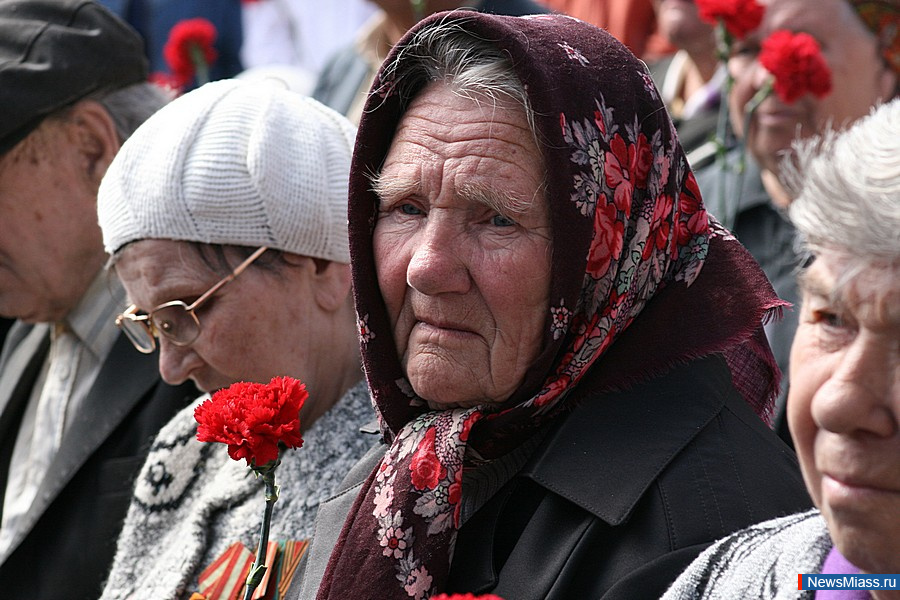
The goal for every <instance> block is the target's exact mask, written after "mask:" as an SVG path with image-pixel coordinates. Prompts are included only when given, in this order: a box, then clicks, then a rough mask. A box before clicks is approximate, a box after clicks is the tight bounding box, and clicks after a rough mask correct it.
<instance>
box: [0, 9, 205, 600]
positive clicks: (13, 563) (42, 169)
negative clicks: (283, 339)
mask: <svg viewBox="0 0 900 600" xmlns="http://www.w3.org/2000/svg"><path fill="white" fill-rule="evenodd" d="M146 79H147V65H146V59H145V58H144V52H143V44H142V42H141V39H140V37H139V36H138V35H137V34H136V33H135V32H134V31H133V30H132V29H130V28H129V27H128V26H127V25H125V24H123V23H122V22H121V21H119V20H118V19H117V18H116V17H114V16H113V15H112V14H111V13H109V12H108V11H107V10H106V9H104V8H102V7H101V6H100V5H98V4H96V3H94V2H91V1H89V0H0V315H3V316H5V317H14V318H16V319H17V321H16V323H15V324H14V325H13V326H12V328H11V329H10V331H9V333H8V334H7V338H6V341H5V344H4V346H3V351H2V354H0V514H2V518H0V590H2V591H0V595H2V597H4V598H17V599H18V598H39V599H41V600H54V599H61V600H62V599H65V600H81V599H94V598H97V596H98V595H99V592H100V585H101V582H102V581H103V579H104V578H105V576H106V572H107V569H108V567H109V563H110V562H111V559H112V556H113V554H114V552H115V540H116V537H117V535H118V532H119V529H120V527H121V523H122V520H123V518H124V515H125V510H126V508H127V505H128V500H129V498H130V496H131V494H130V490H131V488H132V485H133V478H134V476H135V474H136V473H137V470H138V469H139V468H140V466H141V464H142V463H143V461H144V457H145V456H146V453H147V451H148V449H149V442H150V440H152V438H153V436H154V434H155V433H156V432H157V430H158V429H159V427H160V426H161V425H162V424H164V423H166V422H167V421H168V420H169V418H170V417H171V416H172V415H173V414H174V413H175V412H176V411H177V410H178V409H179V408H180V407H182V406H183V405H184V404H185V403H186V402H187V401H188V399H189V398H191V397H193V396H194V395H195V392H194V391H193V390H191V389H188V388H185V387H182V388H173V387H170V386H167V385H165V384H163V383H162V381H161V380H160V379H159V375H158V373H157V358H156V356H155V355H143V354H140V353H138V352H137V351H136V350H134V348H133V347H132V345H131V344H130V343H129V342H128V340H127V339H125V337H124V336H123V335H121V334H120V332H119V331H118V330H117V328H116V325H115V322H114V316H115V314H116V312H117V311H118V310H119V309H120V308H121V306H122V304H123V302H124V301H125V298H124V292H123V291H122V288H121V285H120V284H119V283H118V281H117V280H116V279H115V277H114V276H113V275H110V274H106V273H104V272H103V265H104V262H105V260H106V256H105V254H104V251H103V243H102V239H101V234H100V228H99V227H98V225H97V214H96V198H97V190H98V186H99V184H100V179H101V178H102V177H103V175H104V173H105V172H106V168H107V166H108V165H109V164H110V162H111V161H112V159H113V157H114V156H115V154H116V152H117V151H118V150H119V147H120V146H121V144H122V142H123V141H124V140H125V139H126V138H127V137H128V136H129V135H130V134H131V132H133V131H134V130H135V129H136V128H137V127H138V126H139V125H140V124H141V123H142V122H143V121H144V120H145V119H146V118H147V117H149V116H150V115H151V114H153V112H155V111H156V110H157V109H158V108H159V107H161V106H162V105H163V104H164V103H165V102H166V97H165V95H164V94H163V93H162V92H161V91H160V90H158V89H157V88H155V87H154V86H153V85H151V84H149V83H147V82H146ZM164 484H165V479H164V478H163V479H161V480H160V485H164Z"/></svg>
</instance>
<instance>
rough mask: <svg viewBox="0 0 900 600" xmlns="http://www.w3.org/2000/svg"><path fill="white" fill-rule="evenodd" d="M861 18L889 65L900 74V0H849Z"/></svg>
mask: <svg viewBox="0 0 900 600" xmlns="http://www.w3.org/2000/svg"><path fill="white" fill-rule="evenodd" d="M848 1H849V2H850V6H852V7H853V10H855V11H856V14H858V15H859V18H860V19H861V20H862V22H863V23H864V24H865V26H866V27H868V28H869V30H870V31H871V32H872V34H873V35H874V36H875V39H877V40H878V47H879V48H880V49H881V55H882V56H883V57H884V60H885V62H886V63H887V64H888V66H889V67H890V68H891V69H892V70H893V71H894V73H897V74H898V75H900V1H898V0H848Z"/></svg>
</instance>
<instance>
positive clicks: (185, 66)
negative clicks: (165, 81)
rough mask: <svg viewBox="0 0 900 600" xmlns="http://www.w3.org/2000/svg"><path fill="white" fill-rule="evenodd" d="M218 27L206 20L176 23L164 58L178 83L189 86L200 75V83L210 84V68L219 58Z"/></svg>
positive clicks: (187, 20)
mask: <svg viewBox="0 0 900 600" xmlns="http://www.w3.org/2000/svg"><path fill="white" fill-rule="evenodd" d="M217 35H218V32H216V27H215V25H213V24H212V23H210V22H209V21H207V20H206V19H203V18H197V19H185V20H183V21H179V22H178V23H176V24H175V25H174V26H173V27H172V30H171V31H170V32H169V39H168V40H167V41H166V44H165V46H163V57H164V58H165V59H166V63H167V64H168V65H169V69H171V71H172V75H173V76H174V77H175V79H176V80H178V81H181V82H184V83H187V82H189V81H190V80H191V79H193V78H194V75H197V80H198V82H199V83H201V84H202V83H206V81H209V75H208V73H207V71H208V68H209V65H211V64H212V63H213V62H215V60H216V58H217V57H218V53H217V52H216V49H215V48H213V42H215V41H216V36H217Z"/></svg>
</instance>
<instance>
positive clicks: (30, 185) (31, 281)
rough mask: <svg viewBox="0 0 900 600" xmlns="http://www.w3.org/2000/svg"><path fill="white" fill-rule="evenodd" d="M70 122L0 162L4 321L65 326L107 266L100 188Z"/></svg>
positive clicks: (48, 127) (40, 132) (55, 125)
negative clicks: (99, 221)
mask: <svg viewBox="0 0 900 600" xmlns="http://www.w3.org/2000/svg"><path fill="white" fill-rule="evenodd" d="M70 133H71V131H70V128H69V127H68V125H66V124H65V123H62V122H59V121H56V120H52V119H48V120H46V121H45V122H44V123H43V124H42V125H41V126H40V127H39V128H38V129H37V130H35V131H34V132H32V133H31V135H30V136H28V137H27V138H26V139H25V140H23V141H22V142H20V143H19V144H18V145H17V146H15V147H14V148H13V149H12V150H10V151H9V152H7V153H6V154H4V155H3V156H0V315H4V316H9V317H17V318H20V319H23V320H25V321H29V322H51V321H56V320H60V319H62V318H63V317H65V316H66V314H68V313H69V311H71V310H72V309H73V308H74V307H75V305H76V304H77V303H78V300H79V299H80V298H81V296H82V294H84V292H85V290H86V289H87V287H88V286H89V285H90V283H91V281H92V280H93V278H94V276H96V274H97V273H98V272H99V271H100V269H101V268H102V267H103V262H104V260H105V255H104V253H103V242H102V239H101V235H100V228H99V227H98V226H97V182H93V181H91V180H90V179H89V177H88V175H87V168H86V167H85V165H84V163H83V161H84V156H83V155H82V154H81V153H80V151H79V150H78V148H77V147H76V144H75V143H74V142H73V141H72V140H71V139H70Z"/></svg>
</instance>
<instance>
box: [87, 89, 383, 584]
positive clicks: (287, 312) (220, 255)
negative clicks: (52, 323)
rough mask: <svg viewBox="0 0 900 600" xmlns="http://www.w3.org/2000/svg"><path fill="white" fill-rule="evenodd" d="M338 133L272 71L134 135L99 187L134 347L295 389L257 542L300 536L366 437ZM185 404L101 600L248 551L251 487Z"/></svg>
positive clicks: (346, 151)
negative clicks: (298, 383) (295, 425)
mask: <svg viewBox="0 0 900 600" xmlns="http://www.w3.org/2000/svg"><path fill="white" fill-rule="evenodd" d="M354 136H355V129H354V127H353V126H352V125H351V124H350V122H349V121H347V119H345V118H344V117H343V116H341V115H339V114H338V113H337V112H335V111H333V110H331V109H329V108H327V107H325V106H324V105H322V104H320V103H319V102H317V101H315V100H312V99H309V98H305V97H303V96H300V95H298V94H295V93H293V92H290V91H287V90H285V89H281V88H279V87H278V86H277V85H274V82H263V83H262V84H260V83H249V82H237V81H228V80H226V81H220V82H214V83H210V84H207V85H205V86H203V87H201V88H199V89H197V90H196V91H194V92H191V93H189V94H186V95H185V96H182V97H181V98H179V99H177V100H175V101H174V102H172V103H171V104H170V105H169V106H167V107H166V108H164V109H162V110H161V111H160V112H159V113H157V114H156V115H154V116H153V117H152V118H151V119H149V120H148V121H147V123H145V124H144V125H143V126H142V127H141V128H140V129H138V131H137V132H136V133H135V134H134V135H133V136H132V137H131V139H130V140H129V141H128V142H127V143H126V144H125V146H124V147H123V148H122V151H121V152H120V153H119V155H118V156H117V157H116V159H115V161H113V164H112V166H111V167H110V169H109V171H108V173H107V175H106V177H105V178H104V179H103V183H102V185H101V186H100V195H99V200H98V213H99V219H100V226H101V228H102V230H103V240H104V244H105V245H106V249H107V251H108V252H109V253H110V254H111V255H112V259H111V264H112V265H113V268H114V270H115V271H116V273H117V274H118V276H119V278H120V279H121V280H122V282H123V284H124V286H125V289H126V290H127V292H128V297H129V300H130V302H133V304H132V305H131V306H129V307H127V308H126V309H125V310H124V312H123V313H122V315H121V316H120V317H119V319H118V322H119V323H120V326H121V327H122V328H123V329H124V330H125V331H126V332H127V333H129V336H130V337H131V338H132V340H133V342H134V344H135V346H137V347H138V348H139V349H140V350H142V351H144V352H148V351H151V350H152V349H153V348H154V347H156V346H159V349H160V362H159V369H160V372H161V373H162V376H163V378H164V379H165V380H166V381H168V382H169V383H173V384H177V383H181V382H183V381H185V380H187V379H192V380H193V381H194V382H195V383H196V384H197V387H199V388H200V389H202V390H205V391H213V390H216V389H219V388H222V387H226V386H228V385H230V384H232V383H235V382H238V381H257V382H263V383H268V382H269V380H270V379H272V378H273V377H277V376H285V375H286V376H291V377H296V378H298V379H300V380H302V381H303V382H304V383H305V384H306V386H307V389H308V391H309V398H308V400H307V401H306V403H305V404H304V406H303V409H302V410H301V411H300V423H301V428H302V430H303V438H304V443H303V448H302V449H300V450H297V451H294V452H287V453H285V454H284V455H283V456H282V459H281V460H282V464H281V466H280V467H279V468H278V484H279V486H280V487H281V490H282V491H281V494H280V497H279V501H278V504H277V506H276V510H275V512H274V520H273V523H272V530H271V533H270V536H269V539H270V540H272V541H278V542H283V541H290V540H293V541H299V540H303V539H307V538H309V537H310V536H311V535H312V533H313V519H314V517H315V514H316V510H317V508H318V503H319V501H320V500H322V499H325V498H327V497H329V496H330V495H331V493H332V491H333V489H334V488H335V487H336V486H337V484H338V483H339V482H340V480H341V479H342V478H343V476H344V474H345V473H346V472H347V471H349V470H350V467H352V466H353V465H354V464H355V463H356V462H357V460H358V459H360V458H361V457H362V456H363V454H364V453H365V451H366V450H367V449H368V448H369V447H370V446H371V445H373V444H374V443H375V442H376V439H375V438H374V436H360V435H359V430H360V428H361V427H362V426H364V425H365V424H366V423H367V422H369V421H371V420H373V419H374V413H373V412H372V408H371V403H370V401H369V395H368V392H367V389H366V386H365V383H364V382H362V368H361V366H360V358H359V345H358V340H357V329H356V317H355V313H354V311H353V299H352V296H351V293H350V267H349V265H348V263H349V261H350V254H349V247H348V242H347V185H348V180H349V176H350V157H351V153H352V149H353V140H354ZM223 281H227V282H228V283H227V285H223V286H222V287H220V284H221V283H222V282H223ZM123 308H124V307H123ZM163 323H165V324H166V327H165V328H164V327H163V326H162V324H163ZM205 398H206V397H203V398H200V399H199V400H198V403H199V402H200V401H202V400H204V399H205ZM193 408H194V407H193V406H191V407H188V408H186V409H185V410H183V411H182V412H181V413H179V414H178V415H177V416H176V417H174V418H173V419H172V420H171V421H170V422H169V423H168V424H167V425H166V426H165V427H164V428H163V429H162V431H161V432H160V434H159V436H158V437H157V438H156V441H155V442H154V444H153V449H152V450H151V452H150V455H149V457H148V459H147V462H146V464H145V465H144V469H143V470H142V471H141V474H140V475H139V476H138V479H137V485H136V488H135V493H134V498H133V501H132V504H131V508H130V509H129V512H128V517H127V518H126V521H125V526H124V528H123V530H122V535H121V537H120V539H119V542H118V551H117V554H116V559H115V563H114V565H113V567H112V571H111V573H110V577H109V581H108V583H107V586H106V589H105V591H104V593H103V596H102V597H103V599H104V600H107V599H109V600H111V599H116V598H121V599H125V598H128V599H130V600H141V599H146V600H160V599H167V598H176V597H180V596H179V594H180V593H182V592H181V591H187V594H186V595H185V597H187V596H189V595H190V592H192V591H198V590H199V589H201V588H202V589H203V590H205V586H206V585H211V583H212V581H213V580H212V579H210V580H203V581H199V576H200V574H201V572H202V571H203V570H204V569H205V568H206V567H208V566H210V565H211V564H212V563H213V562H215V561H216V559H218V558H219V557H221V556H222V555H223V553H225V552H226V551H228V549H229V547H230V546H231V545H232V544H234V543H235V542H241V543H243V544H244V546H245V547H246V548H247V550H246V551H245V555H247V556H249V555H250V552H252V551H255V548H256V546H255V544H256V543H257V542H258V537H259V515H260V514H261V511H262V506H263V501H262V499H263V483H262V481H261V480H259V479H256V478H253V477H250V476H248V471H247V467H246V465H245V463H244V462H243V461H240V462H238V461H234V460H231V459H230V458H229V457H228V453H227V448H226V447H225V446H224V445H223V444H212V445H210V444H204V443H201V442H198V441H197V440H196V431H197V423H196V421H195V420H194V416H193ZM219 575H220V576H221V577H225V578H227V577H228V576H229V575H230V573H220V574H219ZM273 578H275V575H273ZM283 579H284V578H283V577H282V580H283ZM240 580H241V581H242V580H243V578H241V579H240ZM273 581H274V579H273ZM272 585H274V584H272Z"/></svg>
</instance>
